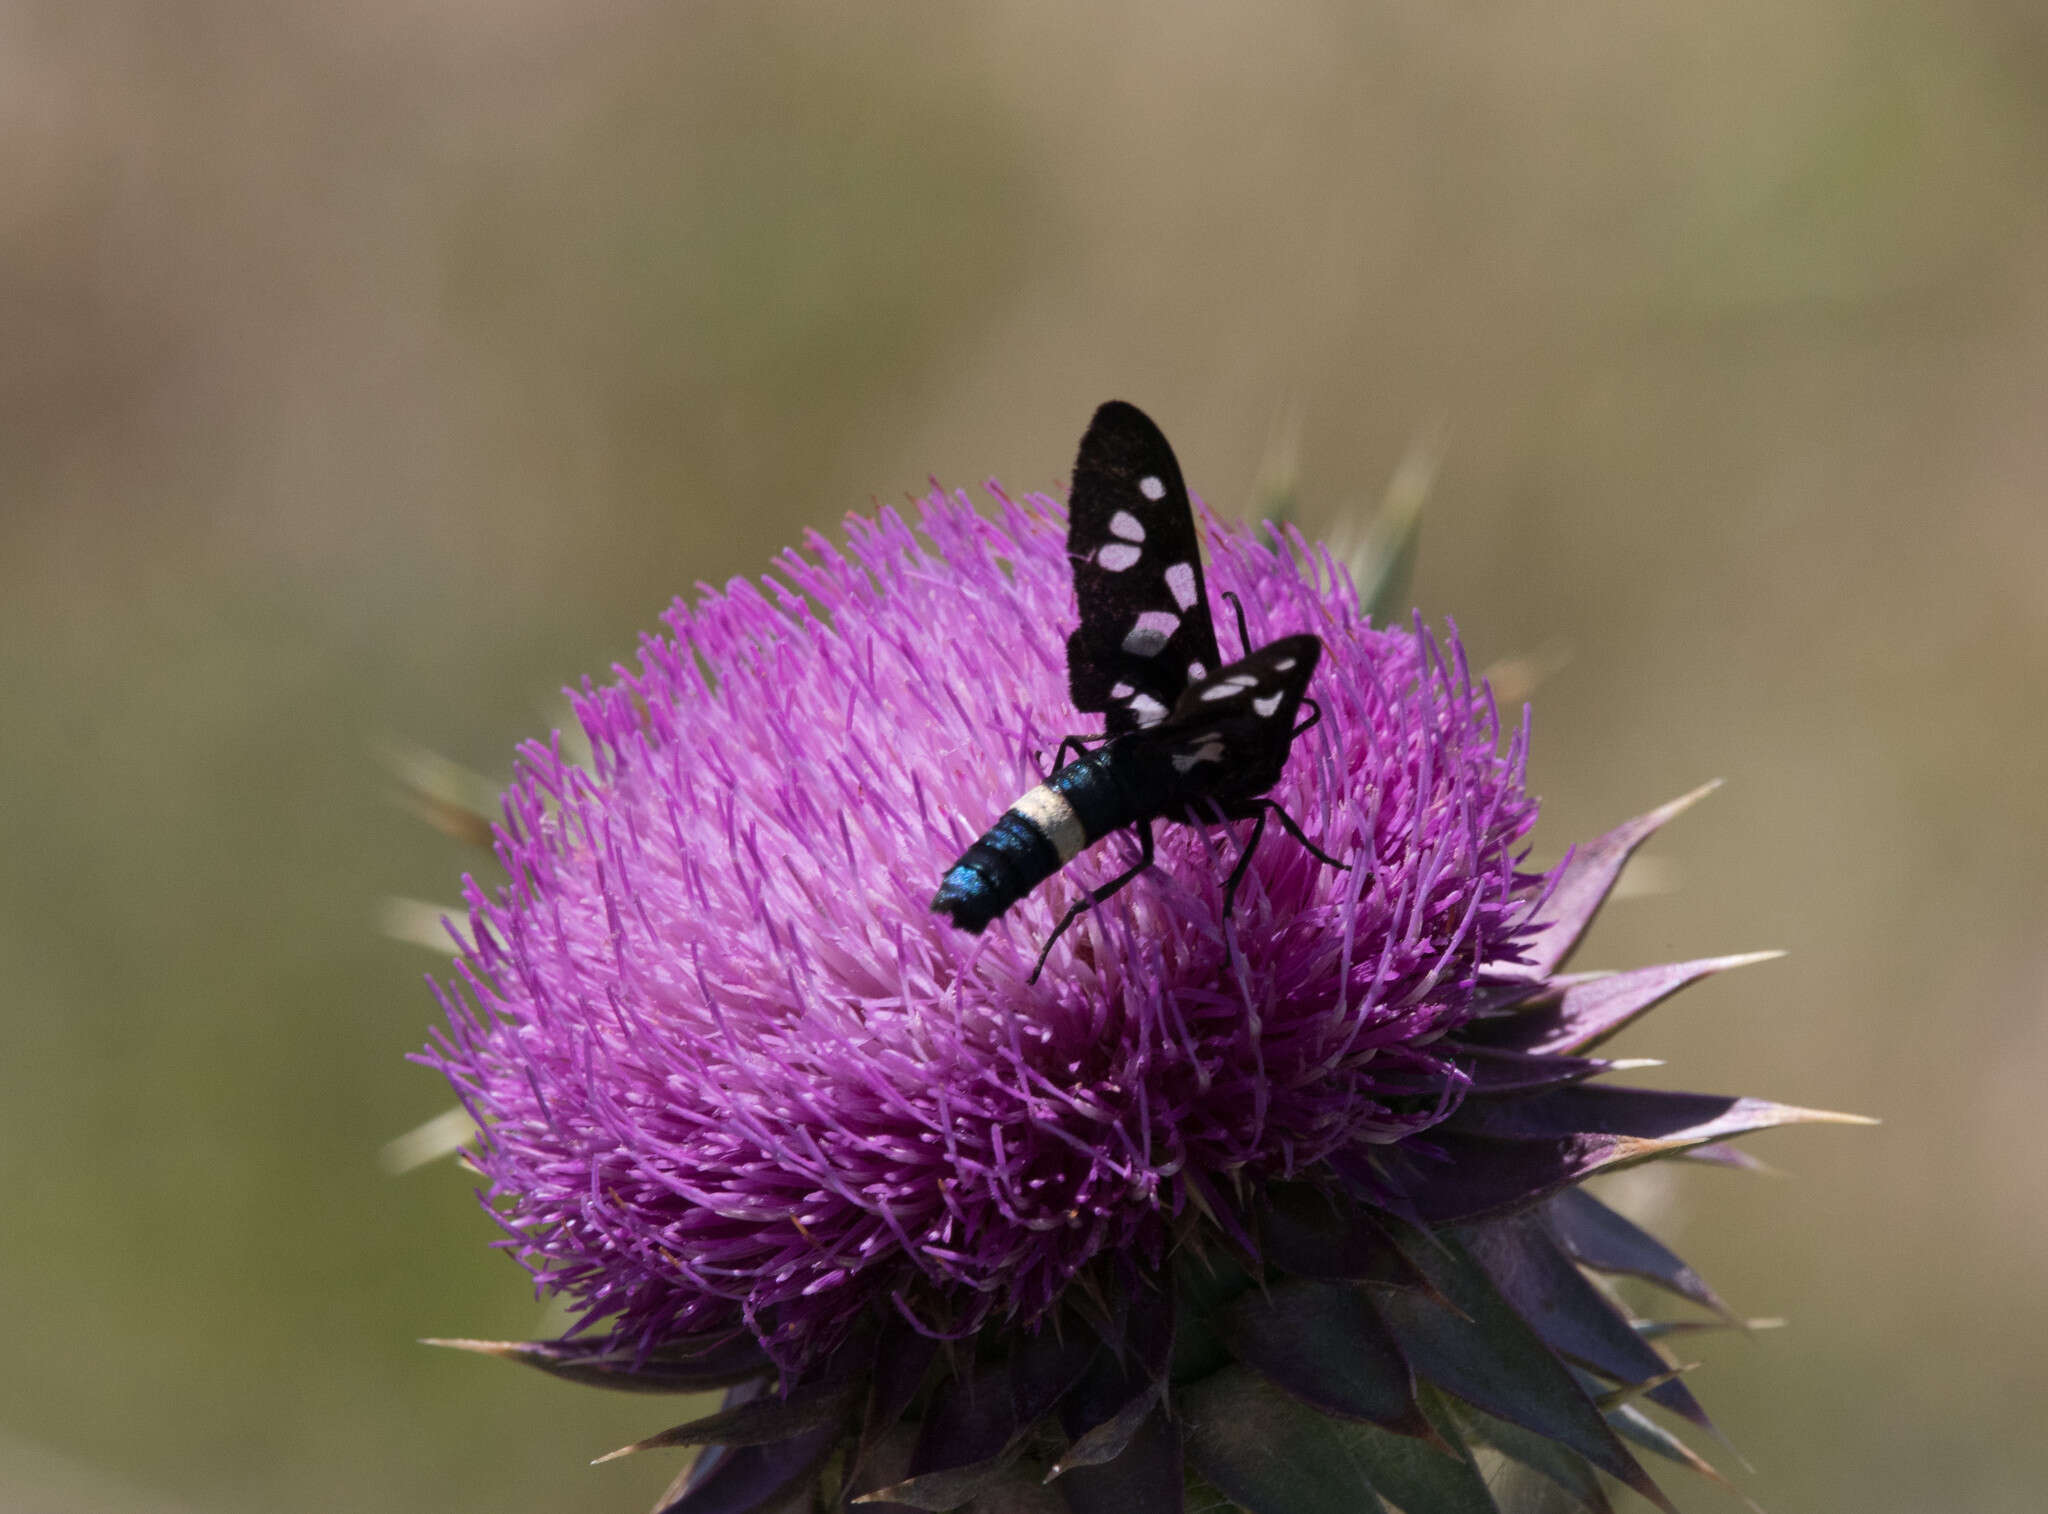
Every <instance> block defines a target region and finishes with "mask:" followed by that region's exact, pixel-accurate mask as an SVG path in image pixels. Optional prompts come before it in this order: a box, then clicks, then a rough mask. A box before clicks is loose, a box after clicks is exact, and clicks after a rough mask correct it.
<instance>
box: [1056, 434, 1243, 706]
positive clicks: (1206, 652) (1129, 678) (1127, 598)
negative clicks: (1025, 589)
mask: <svg viewBox="0 0 2048 1514" xmlns="http://www.w3.org/2000/svg"><path fill="white" fill-rule="evenodd" d="M1067 556H1068V558H1069V559H1070V560H1071V561H1072V563H1073V570H1074V601H1075V604H1076V606H1077V607H1078V609H1079V611H1080V624H1079V625H1078V626H1076V627H1075V629H1074V632H1073V634H1072V635H1071V636H1069V637H1068V638H1067V681H1068V689H1069V692H1070V693H1071V695H1072V697H1073V701H1074V708H1075V709H1077V710H1091V711H1099V712H1101V714H1102V717H1103V728H1104V730H1105V731H1106V732H1107V733H1108V734H1110V735H1112V736H1116V735H1121V734H1123V733H1124V732H1127V731H1136V730H1144V729H1147V728H1148V727H1151V726H1156V725H1158V724H1160V723H1161V722H1162V721H1164V720H1165V719H1166V717H1167V714H1168V712H1169V711H1171V710H1172V708H1173V707H1174V704H1175V703H1176V702H1177V701H1178V700H1179V698H1180V696H1181V694H1182V692H1183V691H1184V690H1185V689H1186V688H1187V686H1188V685H1189V684H1190V683H1191V682H1195V681H1198V680H1200V679H1202V678H1205V677H1207V676H1208V675H1209V674H1210V673H1211V672H1212V671H1213V670H1214V669H1215V668H1216V667H1217V665H1218V664H1219V663H1220V662H1221V661H1222V658H1221V656H1220V655H1219V654H1218V652H1217V649H1216V628H1215V624H1214V622H1213V621H1212V619H1211V618H1210V614H1209V593H1208V586H1207V583H1206V581H1205V579H1204V576H1203V573H1202V553H1201V543H1200V540H1199V539H1198V536H1197V534H1196V531H1195V517H1194V509H1193V506H1192V504H1191V503H1190V501H1189V499H1188V491H1187V485H1186V484H1185V483H1183V482H1182V481H1181V475H1180V464H1179V463H1178V462H1177V461H1175V459H1174V455H1173V448H1172V447H1171V446H1169V445H1168V444H1167V441H1166V438H1165V436H1164V435H1162V434H1161V433H1160V430H1159V428H1158V427H1157V426H1155V425H1154V424H1153V423H1152V421H1151V420H1150V419H1149V418H1148V417H1147V416H1146V415H1145V413H1144V412H1143V411H1142V410H1139V409H1138V408H1137V407H1136V406H1135V405H1128V404H1125V403H1124V402H1123V401H1121V400H1111V401H1110V402H1109V403H1108V404H1106V405H1103V406H1102V407H1101V408H1100V409H1098V410H1097V411H1096V412H1095V418H1094V419H1093V420H1092V421H1091V422H1090V423H1089V426H1088V430H1087V433H1086V434H1085V435H1084V436H1083V437H1082V438H1081V450H1080V454H1079V456H1078V457H1076V458H1075V460H1074V486H1073V492H1072V494H1071V496H1070V497H1069V502H1068V515H1067Z"/></svg>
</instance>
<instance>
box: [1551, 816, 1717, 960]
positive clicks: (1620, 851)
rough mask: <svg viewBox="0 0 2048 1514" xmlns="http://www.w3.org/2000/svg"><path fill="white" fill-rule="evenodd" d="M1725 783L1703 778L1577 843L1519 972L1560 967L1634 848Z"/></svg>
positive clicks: (1561, 872) (1581, 936) (1552, 891)
mask: <svg viewBox="0 0 2048 1514" xmlns="http://www.w3.org/2000/svg"><path fill="white" fill-rule="evenodd" d="M1720 786H1721V780H1720V779H1718V778H1717V779H1715V780H1714V781H1713V782H1712V783H1705V784H1702V785H1700V787H1698V788H1696V789H1694V790H1693V791H1692V792H1691V793H1690V794H1681V795H1680V796H1679V797H1678V798H1676V799H1674V800H1672V801H1671V802H1670V803H1669V804H1666V805H1662V806H1660V807H1659V808H1657V809H1654V810H1651V811H1650V813H1649V814H1647V815H1638V816H1637V817H1636V818H1635V819H1633V820H1631V821H1628V822H1627V823H1626V824H1624V825H1618V826H1616V827H1615V828H1614V829H1613V830H1611V831H1609V832H1608V833H1607V834H1606V835H1604V836H1598V837H1595V838H1594V839H1593V840H1591V841H1589V842H1587V843H1586V844H1585V845H1584V846H1582V847H1579V848H1578V849H1576V850H1575V851H1574V852H1573V853H1572V855H1571V858H1570V860H1569V861H1567V862H1566V863H1565V865H1564V867H1563V869H1562V870H1561V871H1560V873H1559V875H1558V879H1557V883H1556V886H1555V887H1553V888H1552V889H1551V891H1550V898H1549V899H1548V900H1546V901H1545V903H1544V906H1543V912H1542V915H1541V917H1540V919H1539V923H1538V926H1537V929H1536V933H1535V934H1534V935H1533V936H1532V937H1531V938H1530V940H1529V942H1528V945H1527V947H1526V948H1525V949H1524V951H1523V954H1522V955H1523V958H1524V962H1523V965H1522V966H1521V967H1520V968H1518V969H1516V973H1517V975H1518V976H1526V977H1529V978H1532V979H1533V978H1546V977H1548V976H1550V974H1552V973H1553V972H1555V971H1556V970H1557V969H1558V968H1559V967H1561V966H1562V965H1563V964H1564V962H1565V960H1566V959H1567V958H1568V957H1570V956H1571V954H1572V949H1573V948H1574V947H1576V946H1577V945H1578V944H1579V941H1580V940H1581V938H1583V937H1584V936H1585V934H1586V930H1587V927H1589V926H1590V925H1592V923H1593V917H1594V916H1595V915H1597V914H1599V913H1600V906H1601V905H1602V904H1604V903H1606V901H1607V895H1608V891H1609V890H1611V889H1612V888H1613V887H1614V881H1615V879H1617V878H1619V877H1620V876H1621V870H1622V868H1623V867H1624V866H1626V865H1627V863H1628V858H1629V853H1631V852H1633V851H1634V850H1635V849H1636V848H1637V847H1639V846H1641V845H1642V844H1643V843H1644V842H1645V841H1647V840H1649V839H1650V837H1651V836H1653V835H1655V834H1656V833H1657V831H1658V829H1659V828H1660V827H1661V826H1663V825H1664V824H1665V823H1666V822H1668V821H1671V820H1675V819H1676V818H1677V817H1678V816H1680V815H1682V814H1684V813H1685V812H1686V811H1687V810H1689V809H1691V808H1692V807H1693V806H1694V805H1695V804H1697V803H1699V802H1700V800H1702V799H1704V798H1706V796H1707V795H1709V794H1711V793H1712V792H1713V791H1714V790H1715V789H1717V788H1719V787H1720Z"/></svg>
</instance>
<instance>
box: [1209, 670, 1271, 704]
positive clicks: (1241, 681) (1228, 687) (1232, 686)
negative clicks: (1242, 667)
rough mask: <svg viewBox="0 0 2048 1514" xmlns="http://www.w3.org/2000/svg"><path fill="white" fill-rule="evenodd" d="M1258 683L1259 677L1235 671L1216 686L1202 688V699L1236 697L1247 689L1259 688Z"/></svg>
mask: <svg viewBox="0 0 2048 1514" xmlns="http://www.w3.org/2000/svg"><path fill="white" fill-rule="evenodd" d="M1258 683H1259V681H1258V679H1256V678H1253V677H1252V676H1251V675H1250V674H1249V673H1235V674H1233V675H1231V676H1230V677H1229V678H1226V679H1224V680H1223V682H1221V683H1219V684H1216V685H1215V686H1214V687H1212V688H1207V689H1204V690H1202V699H1203V702H1204V703H1207V702H1208V701H1210V700H1212V699H1235V698H1236V697H1237V696H1238V695H1240V694H1242V693H1243V692H1244V691H1245V690H1246V689H1252V688H1257V687H1258Z"/></svg>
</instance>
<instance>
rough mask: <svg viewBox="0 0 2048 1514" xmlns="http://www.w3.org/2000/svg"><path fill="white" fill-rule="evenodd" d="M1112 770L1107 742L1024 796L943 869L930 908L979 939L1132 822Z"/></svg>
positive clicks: (1112, 746) (1127, 802) (1113, 745)
mask: <svg viewBox="0 0 2048 1514" xmlns="http://www.w3.org/2000/svg"><path fill="white" fill-rule="evenodd" d="M1118 767H1119V764H1118V763H1117V761H1116V743H1111V744H1110V745H1109V746H1107V747H1103V748H1101V749H1100V750H1098V751H1094V752H1090V753H1088V754H1087V755H1085V756H1083V757H1081V758H1079V759H1078V760H1076V761H1074V762H1070V763H1068V764H1067V765H1066V766H1065V767H1063V768H1061V769H1060V770H1059V771H1058V772H1057V773H1054V774H1053V775H1052V776H1051V777H1050V778H1048V779H1046V781H1045V782H1044V783H1041V784H1040V785H1039V786H1038V787H1037V788H1035V789H1032V790H1031V791H1030V792H1029V793H1027V794H1025V795H1024V796H1023V797H1022V798H1020V799H1019V800H1018V801H1017V802H1016V803H1015V804H1013V805H1011V806H1010V807H1009V809H1007V810H1005V811H1004V812H1003V815H1002V818H1001V819H999V820H997V821H996V823H995V824H994V825H992V826H990V827H989V829H988V833H987V834H986V835H984V836H983V837H982V838H981V839H980V840H979V841H977V842H975V843H974V845H972V846H970V847H969V848H967V850H966V851H965V852H964V853H962V854H961V857H960V860H959V861H958V862H956V863H954V864H953V865H952V867H950V868H948V869H947V870H946V876H945V877H944V878H943V879H941V880H940V882H939V891H938V894H937V895H936V896H935V897H934V898H933V899H932V908H933V909H934V910H936V911H937V912H938V913H940V914H942V915H950V916H951V917H952V920H953V923H954V924H955V925H958V926H959V927H960V928H961V929H963V930H967V931H972V932H974V933H976V934H979V933H980V932H981V931H982V930H984V929H985V928H986V927H987V926H988V923H989V921H991V920H993V919H995V918H996V917H997V916H998V915H1000V914H1002V913H1003V912H1004V911H1005V910H1007V909H1008V908H1009V907H1010V906H1011V905H1013V904H1015V903H1016V902H1017V901H1018V900H1019V899H1021V898H1023V897H1024V896H1025V895H1026V894H1028V893H1030V892H1031V890H1032V889H1034V888H1036V887H1037V886H1038V885H1039V884H1041V883H1043V882H1044V881H1045V880H1046V879H1047V878H1050V877H1051V876H1052V875H1053V874H1054V873H1056V872H1058V871H1059V870H1060V869H1061V868H1062V867H1064V866H1066V864H1067V863H1069V862H1071V861H1072V860H1073V859H1074V858H1075V857H1077V856H1079V855H1080V854H1081V852H1082V851H1083V850H1085V849H1086V848H1088V847H1090V846H1092V845H1094V844H1095V843H1096V842H1097V841H1099V840H1101V839H1102V838H1103V837H1104V836H1106V835H1108V834H1109V833H1110V832H1111V831H1114V830H1117V829H1119V828H1121V827H1123V826H1126V825H1129V824H1130V823H1131V821H1132V820H1134V819H1137V818H1139V817H1138V816H1137V815H1136V814H1135V813H1134V812H1133V810H1132V807H1131V804H1130V796H1129V795H1128V794H1127V793H1126V792H1125V789H1124V785H1123V783H1122V782H1120V780H1119V774H1118V772H1117V769H1118Z"/></svg>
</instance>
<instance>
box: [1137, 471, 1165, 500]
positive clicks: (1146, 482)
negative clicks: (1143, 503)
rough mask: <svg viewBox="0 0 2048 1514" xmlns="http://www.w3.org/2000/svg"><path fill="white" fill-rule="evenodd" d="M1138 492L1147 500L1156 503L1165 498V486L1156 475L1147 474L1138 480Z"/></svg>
mask: <svg viewBox="0 0 2048 1514" xmlns="http://www.w3.org/2000/svg"><path fill="white" fill-rule="evenodd" d="M1138 492H1139V493H1140V494H1142V495H1144V496H1145V498H1147V499H1149V500H1153V501H1158V500H1162V499H1164V498H1166V485H1165V484H1163V483H1162V482H1160V480H1159V478H1158V477H1157V476H1156V475H1154V474H1151V473H1148V474H1146V475H1145V476H1144V477H1143V478H1141V479H1139V480H1138Z"/></svg>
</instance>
